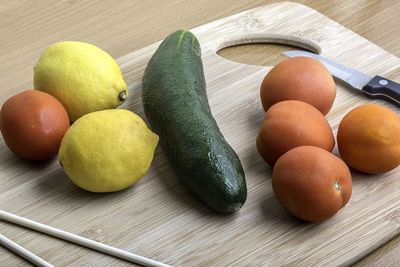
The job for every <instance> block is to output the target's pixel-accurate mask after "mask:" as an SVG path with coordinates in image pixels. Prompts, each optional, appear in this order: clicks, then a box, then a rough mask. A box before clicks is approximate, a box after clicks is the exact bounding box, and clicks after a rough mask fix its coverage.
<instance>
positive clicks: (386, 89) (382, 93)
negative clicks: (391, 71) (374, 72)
mask: <svg viewBox="0 0 400 267" xmlns="http://www.w3.org/2000/svg"><path fill="white" fill-rule="evenodd" d="M362 91H363V92H364V93H365V94H366V95H367V96H368V97H369V98H379V99H384V100H387V101H389V102H391V103H393V104H395V105H396V106H398V107H400V84H398V83H396V82H394V81H391V80H389V79H386V78H383V77H381V76H375V77H374V78H373V79H372V80H371V81H370V82H369V83H368V84H367V85H366V86H364V87H363V88H362Z"/></svg>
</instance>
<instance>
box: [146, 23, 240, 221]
mask: <svg viewBox="0 0 400 267" xmlns="http://www.w3.org/2000/svg"><path fill="white" fill-rule="evenodd" d="M143 105H144V111H145V114H146V117H147V119H148V120H149V122H150V126H151V128H153V130H154V131H155V132H156V133H157V134H158V135H159V136H160V143H161V145H162V147H163V150H164V152H165V153H166V154H167V156H168V158H169V160H170V162H171V164H172V166H173V168H174V169H175V172H176V174H177V175H178V177H180V178H181V179H182V180H183V182H184V183H185V184H186V185H187V186H188V187H189V188H190V189H191V190H192V191H193V192H195V193H196V194H197V195H198V196H199V197H200V198H201V199H202V200H203V201H204V202H205V203H206V204H207V205H208V206H210V207H211V208H213V209H215V210H217V211H218V212H221V213H232V212H235V211H238V210H239V209H240V208H241V207H242V206H243V204H244V202H245V201H246V197H247V188H246V181H245V176H244V171H243V168H242V165H241V163H240V160H239V158H238V156H237V155H236V153H235V152H234V151H233V149H232V148H231V147H230V146H229V144H228V143H227V142H226V141H225V139H224V137H223V135H222V133H221V131H220V130H219V128H218V125H217V123H216V121H215V119H214V118H213V116H212V114H211V110H210V106H209V104H208V99H207V95H206V83H205V79H204V72H203V63H202V60H201V50H200V44H199V42H198V41H197V39H196V37H195V36H194V35H193V34H192V33H191V32H189V31H183V30H180V31H177V32H175V33H172V34H171V35H170V36H168V37H167V38H166V39H165V40H164V41H163V42H162V43H161V45H160V47H159V48H158V50H157V51H156V52H155V54H154V55H153V57H152V58H151V60H150V62H149V64H148V65H147V67H146V70H145V74H144V78H143Z"/></svg>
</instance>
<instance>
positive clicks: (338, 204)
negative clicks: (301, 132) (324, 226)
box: [272, 146, 352, 222]
mask: <svg viewBox="0 0 400 267" xmlns="http://www.w3.org/2000/svg"><path fill="white" fill-rule="evenodd" d="M272 188H273V191H274V193H275V195H276V197H277V198H278V201H279V202H280V203H281V204H282V206H283V207H285V208H286V209H287V210H288V211H289V212H290V213H292V214H293V215H294V216H296V217H298V218H300V219H302V220H305V221H310V222H314V221H321V220H325V219H328V218H330V217H332V216H333V215H335V214H336V213H337V211H339V210H340V209H341V208H342V207H343V206H344V205H346V203H347V202H348V201H349V199H350V196H351V192H352V178H351V173H350V171H349V168H348V167H347V165H346V164H345V163H344V162H343V161H342V160H341V159H339V158H338V157H336V156H334V155H333V154H332V153H329V152H328V151H326V150H324V149H322V148H319V147H314V146H300V147H296V148H293V149H291V150H289V151H288V152H286V153H285V154H284V155H283V156H282V157H280V158H279V159H278V161H277V162H276V164H275V167H274V170H273V173H272Z"/></svg>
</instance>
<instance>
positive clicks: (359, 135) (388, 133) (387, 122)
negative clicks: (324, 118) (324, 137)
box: [337, 104, 400, 174]
mask: <svg viewBox="0 0 400 267" xmlns="http://www.w3.org/2000/svg"><path fill="white" fill-rule="evenodd" d="M399 137H400V118H399V116H398V115H397V114H396V113H395V112H393V111H391V110H390V109H388V108H385V107H382V106H379V105H373V104H366V105H362V106H359V107H356V108H354V109H353V110H351V111H350V112H349V113H347V114H346V115H345V116H344V117H343V119H342V120H341V122H340V124H339V130H338V134H337V142H338V148H339V153H340V155H341V156H342V158H343V160H344V161H345V162H346V163H347V164H348V165H349V166H351V167H353V168H354V169H356V170H359V171H362V172H365V173H368V174H377V173H383V172H387V171H390V170H392V169H394V168H396V167H397V166H398V165H399V164H400V138H399Z"/></svg>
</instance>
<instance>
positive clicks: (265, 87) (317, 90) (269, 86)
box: [260, 57, 336, 115]
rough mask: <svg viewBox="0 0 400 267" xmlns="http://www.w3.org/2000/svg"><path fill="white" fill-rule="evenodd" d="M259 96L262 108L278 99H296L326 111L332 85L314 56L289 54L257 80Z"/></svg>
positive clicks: (331, 79) (333, 89)
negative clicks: (259, 82)
mask: <svg viewBox="0 0 400 267" xmlns="http://www.w3.org/2000/svg"><path fill="white" fill-rule="evenodd" d="M260 96H261V103H262V105H263V107H264V110H265V111H267V110H268V109H269V108H270V107H271V106H272V105H273V104H275V103H277V102H279V101H283V100H300V101H303V102H306V103H308V104H310V105H312V106H314V107H315V108H317V109H318V110H319V111H321V113H322V114H324V115H326V114H327V113H328V112H329V110H330V109H331V107H332V105H333V102H334V100H335V97H336V85H335V82H334V80H333V78H332V75H331V74H330V73H329V71H328V70H327V69H326V68H325V66H324V65H323V64H322V63H320V62H319V61H318V60H315V59H312V58H307V57H293V58H288V59H286V60H284V61H282V62H280V63H279V64H277V65H276V66H275V67H273V68H272V69H271V70H270V71H269V72H268V74H267V75H266V76H265V78H264V80H263V82H262V84H261V89H260Z"/></svg>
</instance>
